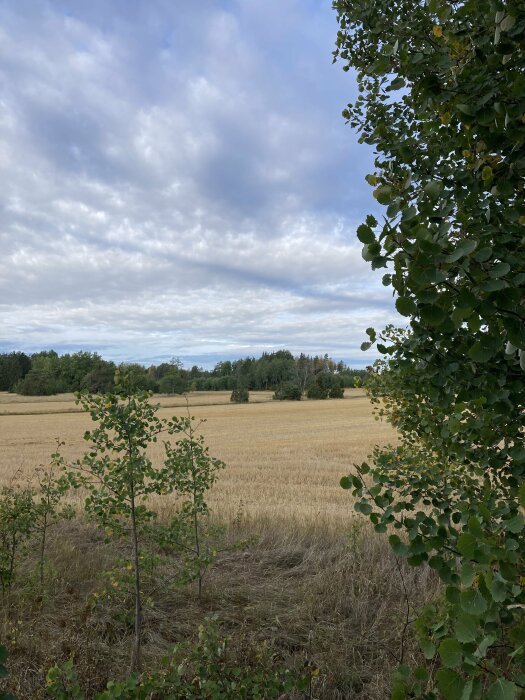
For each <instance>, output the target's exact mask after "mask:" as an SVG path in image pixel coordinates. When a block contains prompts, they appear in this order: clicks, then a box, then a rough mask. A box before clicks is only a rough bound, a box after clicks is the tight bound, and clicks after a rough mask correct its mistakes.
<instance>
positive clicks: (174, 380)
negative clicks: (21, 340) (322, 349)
mask: <svg viewBox="0 0 525 700" xmlns="http://www.w3.org/2000/svg"><path fill="white" fill-rule="evenodd" d="M118 367H120V369H126V370H127V371H128V372H131V373H132V375H133V380H134V384H135V386H136V388H137V389H138V390H141V389H147V390H149V391H153V392H155V393H161V394H182V393H184V392H187V391H221V390H222V391H224V390H233V389H237V388H243V389H248V390H249V391H250V390H276V389H278V388H279V387H282V386H283V385H290V384H292V385H294V386H296V387H298V388H299V389H300V391H301V392H305V391H308V389H309V388H310V387H312V386H313V385H314V384H317V385H319V384H320V381H321V383H323V382H324V383H325V384H327V385H329V384H336V385H338V386H340V387H353V386H361V385H362V384H363V382H364V379H365V376H366V371H365V370H360V369H350V368H349V367H347V365H346V364H345V363H344V362H337V363H336V362H334V360H332V358H330V357H329V356H328V355H323V356H319V355H316V356H315V357H311V356H309V355H304V354H301V355H298V356H295V357H294V356H293V355H292V353H291V352H289V351H288V350H278V351H277V352H272V353H263V354H262V355H261V357H259V358H258V359H256V358H254V357H245V358H244V359H240V360H234V361H233V362H231V361H229V360H225V361H223V362H218V363H217V364H216V365H215V367H214V368H213V369H212V370H205V369H202V367H198V366H197V365H194V366H193V367H192V368H191V369H185V368H184V367H183V365H182V362H181V361H180V360H179V359H177V358H174V359H173V360H171V361H170V362H163V363H161V364H160V365H151V366H150V367H144V366H143V365H140V364H134V363H132V364H122V365H119V366H118ZM116 369H117V365H116V364H115V363H114V362H108V361H107V360H104V359H102V357H100V355H98V354H97V353H92V352H76V353H72V354H65V355H59V354H58V353H56V352H55V351H54V350H46V351H42V352H37V353H34V354H32V355H26V354H25V353H23V352H11V353H3V354H0V391H11V392H16V393H18V394H25V395H28V396H49V395H52V394H58V393H62V392H70V391H82V390H87V391H89V392H92V393H99V392H107V391H111V389H113V383H114V376H115V370H116Z"/></svg>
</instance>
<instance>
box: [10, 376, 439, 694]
mask: <svg viewBox="0 0 525 700" xmlns="http://www.w3.org/2000/svg"><path fill="white" fill-rule="evenodd" d="M223 394H224V395H223ZM252 398H253V399H255V401H256V402H254V403H250V404H249V405H247V406H246V405H239V406H235V405H230V403H229V393H225V392H223V393H222V394H221V393H210V394H206V395H205V394H200V395H190V400H191V403H192V405H191V412H192V413H193V414H195V415H196V416H197V417H198V418H206V419H207V422H206V423H204V424H203V425H202V426H201V428H202V432H203V433H204V434H205V436H206V441H207V444H208V445H209V446H210V451H211V453H212V454H213V455H214V456H217V457H220V458H221V459H223V460H224V461H225V462H226V464H227V467H226V469H225V470H224V472H221V474H220V475H219V480H218V482H217V484H216V485H215V486H214V488H213V489H212V492H211V493H210V496H209V499H208V502H209V504H210V507H211V509H212V513H213V516H214V518H215V520H216V521H217V522H218V523H220V524H221V525H223V526H224V527H225V534H224V535H223V536H222V540H221V542H220V543H219V545H220V548H221V549H224V551H223V552H222V553H221V554H219V557H218V561H217V563H216V565H215V567H214V568H213V569H212V570H211V571H210V572H209V574H208V575H207V578H206V580H205V585H204V594H203V596H202V597H201V599H199V598H198V596H197V593H196V589H195V586H194V585H189V586H186V587H181V586H179V587H177V586H173V587H169V586H164V585H163V586H158V585H156V583H155V580H154V579H150V580H149V581H148V580H147V579H146V583H145V589H144V594H145V598H146V599H147V603H146V607H145V634H144V660H145V666H146V667H148V668H153V667H156V666H157V665H158V664H159V662H160V659H161V657H163V656H164V655H165V654H166V653H167V652H169V651H170V648H171V647H172V646H173V644H175V643H177V642H180V641H184V640H188V639H196V637H197V634H198V627H199V625H200V624H201V623H203V622H204V621H205V620H206V618H207V617H209V616H215V617H216V620H217V624H218V625H219V626H220V628H221V630H222V631H223V632H224V633H225V634H228V635H231V641H230V643H229V648H230V652H231V654H232V657H233V658H234V659H235V660H238V661H239V662H246V663H248V664H254V665H255V664H256V663H257V659H259V660H260V659H261V658H264V659H265V660H266V663H267V664H270V665H271V666H272V667H275V668H285V667H286V668H290V669H291V670H292V671H294V672H296V673H297V674H302V673H304V672H305V668H315V669H318V673H317V671H316V675H315V678H314V679H313V682H312V694H311V697H312V698H317V699H318V700H331V699H333V700H342V699H343V698H362V699H363V700H364V699H367V700H376V699H377V700H379V699H380V698H381V699H383V698H385V697H388V693H389V687H390V683H391V673H392V670H393V669H394V668H395V667H396V666H397V665H398V663H399V661H401V660H403V661H405V662H410V660H411V657H412V655H413V654H415V653H416V651H415V649H416V645H415V644H414V639H413V629H412V625H411V624H410V622H411V620H412V618H413V617H414V613H415V611H416V610H418V609H420V608H421V606H422V605H423V604H424V602H425V601H427V600H429V599H431V598H432V597H433V596H434V594H435V591H436V584H435V582H434V580H433V578H432V576H431V575H430V573H429V572H428V570H425V569H411V568H407V567H406V566H405V564H404V563H403V562H400V561H398V560H397V559H396V558H395V557H394V556H393V555H392V553H391V550H390V547H389V545H388V543H387V542H386V539H385V538H384V537H381V536H378V535H376V534H375V533H373V531H371V530H370V529H369V527H368V526H366V525H365V524H364V523H363V522H362V521H361V520H360V519H359V516H357V515H356V514H354V512H353V508H352V502H351V498H350V497H349V495H348V492H344V491H343V490H342V489H341V488H340V487H339V478H340V477H341V476H342V475H343V474H345V473H347V472H348V470H349V467H350V466H351V464H352V463H353V462H360V461H362V460H363V459H365V458H366V456H367V454H369V453H370V451H371V449H372V447H373V445H374V444H376V443H382V444H384V443H386V442H388V441H391V440H393V439H395V436H394V435H393V433H392V431H391V429H390V428H389V427H388V426H386V425H385V424H382V423H377V422H375V421H374V420H373V418H372V415H371V410H370V405H369V403H368V401H367V399H366V397H365V396H364V395H363V393H362V392H360V391H353V390H350V391H348V390H347V392H346V398H345V400H342V401H304V402H300V403H296V402H282V403H281V402H272V401H271V394H270V393H269V392H266V393H265V392H261V393H259V394H257V396H254V397H252ZM155 400H156V399H155ZM160 402H161V404H162V406H163V407H162V409H161V411H160V414H161V415H164V416H168V415H172V414H181V413H183V412H184V401H183V400H181V399H176V398H174V397H164V398H161V399H160ZM0 414H1V415H0V442H1V443H2V455H3V457H2V464H1V467H0V484H9V483H11V482H12V481H13V479H14V480H17V481H22V482H24V480H27V479H30V478H31V475H32V472H33V470H34V467H35V466H38V465H39V464H41V463H44V464H45V463H46V462H47V461H48V459H49V455H50V454H51V452H52V451H53V450H54V446H55V438H57V437H59V438H60V439H61V440H64V441H65V443H66V444H65V447H64V452H65V455H66V456H67V457H68V458H75V457H77V456H80V454H81V453H82V452H83V451H84V450H85V449H86V443H84V442H83V440H82V435H83V432H84V430H86V428H88V427H90V420H89V417H88V416H87V415H85V414H82V413H79V412H78V411H77V407H76V406H75V403H74V400H73V397H72V396H70V395H65V396H60V397H53V398H52V399H51V400H33V399H28V398H23V397H12V396H8V395H5V394H4V395H0ZM71 502H72V503H73V505H75V506H76V507H77V511H78V512H79V513H80V512H81V509H82V495H81V494H80V493H75V494H73V495H72V497H71ZM157 505H158V506H159V507H158V508H157V510H158V511H159V515H160V517H161V518H162V517H163V516H169V515H170V511H172V509H173V506H174V505H175V504H174V503H173V502H172V503H169V502H168V503H163V504H161V503H159V504H157ZM161 505H162V507H161ZM241 540H242V541H245V542H246V543H245V544H244V545H243V546H242V547H235V546H234V545H235V544H236V543H238V542H239V541H241ZM229 545H231V546H229ZM122 554H123V551H119V545H118V544H116V543H114V542H112V543H109V544H108V543H105V542H104V539H103V535H102V534H101V532H100V531H98V530H96V529H95V528H94V527H92V526H91V525H89V524H88V523H86V522H85V520H84V519H83V518H82V517H80V518H77V519H75V520H73V521H70V522H64V523H62V524H60V525H58V526H56V527H55V528H53V529H52V530H51V535H50V539H49V545H48V551H47V565H46V580H45V584H44V587H43V588H42V586H41V585H40V582H39V580H38V576H37V573H36V560H37V552H36V551H35V552H30V553H29V555H28V556H27V558H26V559H25V561H24V562H23V565H22V568H21V571H20V575H19V578H18V583H17V585H16V586H15V587H13V589H12V591H10V592H8V593H7V594H6V595H5V596H4V598H3V600H2V601H1V603H2V605H1V609H0V643H3V644H6V646H8V647H9V650H10V664H9V665H10V671H11V676H10V678H9V681H8V682H7V683H6V682H4V686H5V689H9V691H11V692H13V693H15V694H16V695H17V697H18V698H19V700H25V699H26V698H27V699H28V700H29V699H32V698H35V699H36V700H38V699H39V698H44V697H45V690H44V686H45V674H46V671H47V669H48V668H49V667H50V666H52V665H53V664H55V663H57V662H63V661H66V660H68V659H69V658H73V659H74V662H75V665H76V667H77V670H78V673H79V677H80V681H81V685H82V687H83V689H84V691H85V692H86V696H87V697H88V698H89V697H93V695H94V694H95V692H96V691H98V690H101V689H102V688H104V686H105V684H106V682H107V681H108V680H109V679H118V678H122V677H123V676H124V675H126V673H127V669H128V667H129V661H130V649H131V639H132V633H133V629H132V621H131V619H130V618H129V616H128V615H126V614H125V612H123V611H125V610H127V609H129V607H130V602H129V599H128V598H127V595H128V593H126V592H125V591H122V590H121V589H119V588H118V587H117V588H113V587H112V584H111V581H108V577H107V572H108V571H109V570H110V569H112V568H113V567H114V566H115V561H116V560H117V559H118V558H119V557H120V556H121V555H122ZM176 570H177V562H176V561H175V560H174V561H173V571H174V573H175V572H176ZM163 573H164V575H166V574H169V571H168V572H166V571H164V572H163ZM108 591H109V595H108ZM407 601H408V602H407ZM254 650H255V651H254ZM305 664H306V666H305ZM0 689H2V685H1V682H0ZM308 697H310V696H308Z"/></svg>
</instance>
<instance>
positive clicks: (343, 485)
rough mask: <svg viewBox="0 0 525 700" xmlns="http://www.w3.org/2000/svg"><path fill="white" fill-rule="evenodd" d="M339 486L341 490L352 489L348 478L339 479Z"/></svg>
mask: <svg viewBox="0 0 525 700" xmlns="http://www.w3.org/2000/svg"><path fill="white" fill-rule="evenodd" d="M339 484H340V486H341V488H343V489H351V488H352V480H351V478H350V477H349V476H343V477H341V480H340V481H339Z"/></svg>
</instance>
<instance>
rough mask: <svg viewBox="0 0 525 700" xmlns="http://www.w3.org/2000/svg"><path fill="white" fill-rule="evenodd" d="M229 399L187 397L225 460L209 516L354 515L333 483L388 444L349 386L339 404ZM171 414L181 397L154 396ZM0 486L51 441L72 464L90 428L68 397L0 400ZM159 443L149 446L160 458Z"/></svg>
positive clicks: (312, 519)
mask: <svg viewBox="0 0 525 700" xmlns="http://www.w3.org/2000/svg"><path fill="white" fill-rule="evenodd" d="M229 397H230V392H201V393H195V394H190V396H189V401H190V409H191V413H192V415H195V416H196V418H198V419H204V420H206V422H205V423H203V424H202V426H201V428H200V430H201V431H202V433H203V434H204V435H205V437H206V442H207V444H208V445H209V447H210V452H211V454H213V455H214V456H216V457H219V458H220V459H222V460H223V461H224V462H225V463H226V469H225V470H224V472H222V473H221V474H220V476H219V480H218V482H217V484H216V485H215V487H214V489H213V491H212V493H211V494H210V497H209V503H210V506H211V508H212V510H213V512H214V514H215V516H216V517H217V518H218V519H219V520H220V521H222V522H226V523H228V522H230V521H232V520H234V519H238V518H244V519H247V520H254V519H255V520H256V519H258V518H260V517H262V518H263V519H266V518H267V519H270V520H273V519H275V518H277V519H279V520H291V521H294V522H295V523H297V524H300V525H306V524H310V525H311V524H314V523H315V524H316V525H321V524H328V525H335V526H340V525H344V524H345V523H347V522H348V518H349V516H350V515H351V513H352V510H351V503H350V497H349V494H348V492H344V491H342V489H341V488H340V487H339V479H340V478H341V476H342V475H343V474H346V473H347V472H348V470H349V468H350V467H351V465H352V464H353V463H354V462H361V461H363V460H364V459H366V457H367V455H368V454H369V453H370V451H371V449H372V448H373V446H374V445H375V444H386V443H388V442H390V441H393V440H394V439H395V434H394V431H393V430H392V429H391V428H390V426H388V425H387V424H385V423H382V422H377V421H375V420H374V418H373V416H372V411H371V407H370V404H369V402H368V399H367V398H366V396H365V395H364V392H363V391H361V390H358V389H347V390H346V392H345V398H344V399H343V400H331V401H301V402H295V401H282V402H281V401H272V399H271V397H272V393H271V392H253V393H252V394H251V395H250V403H249V404H239V405H236V404H230V401H229ZM154 400H155V401H158V402H159V403H160V404H161V406H162V408H161V410H160V411H159V415H161V416H163V417H169V416H171V415H181V414H182V413H184V412H185V411H186V405H185V399H184V398H183V397H173V396H169V397H166V396H163V397H159V398H157V397H155V399H154ZM0 413H1V415H0V449H1V455H2V457H1V462H0V484H6V483H9V481H10V480H11V479H13V477H14V476H15V475H17V478H18V477H19V476H20V475H22V477H23V478H30V477H31V474H32V472H33V470H34V468H35V467H36V466H38V465H40V464H45V463H47V462H48V461H49V457H50V455H51V454H52V453H53V452H54V451H55V447H56V440H57V439H60V440H61V441H63V442H65V446H64V447H63V449H62V451H63V454H64V456H66V457H67V458H68V459H74V458H76V457H79V456H80V455H81V454H82V452H83V451H85V450H86V447H87V443H86V442H85V441H84V440H83V438H82V436H83V434H84V431H85V430H86V429H88V428H89V426H90V425H91V419H90V417H89V416H88V415H86V414H84V413H82V412H80V411H79V407H78V406H76V404H75V401H74V397H73V396H72V395H61V396H56V397H51V398H49V399H47V400H42V397H38V398H37V399H35V398H33V397H18V396H16V397H13V395H11V394H0ZM161 449H162V448H161V446H158V447H157V448H156V450H157V452H158V454H159V458H160V456H161Z"/></svg>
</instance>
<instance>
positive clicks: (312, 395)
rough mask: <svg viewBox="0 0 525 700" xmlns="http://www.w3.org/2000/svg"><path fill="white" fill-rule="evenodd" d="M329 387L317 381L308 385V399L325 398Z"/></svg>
mask: <svg viewBox="0 0 525 700" xmlns="http://www.w3.org/2000/svg"><path fill="white" fill-rule="evenodd" d="M329 391H330V390H329V389H327V388H325V387H323V386H321V385H320V384H318V383H317V382H316V383H315V384H312V385H311V386H309V387H308V389H307V391H306V396H307V398H309V399H327V398H328V394H329Z"/></svg>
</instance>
